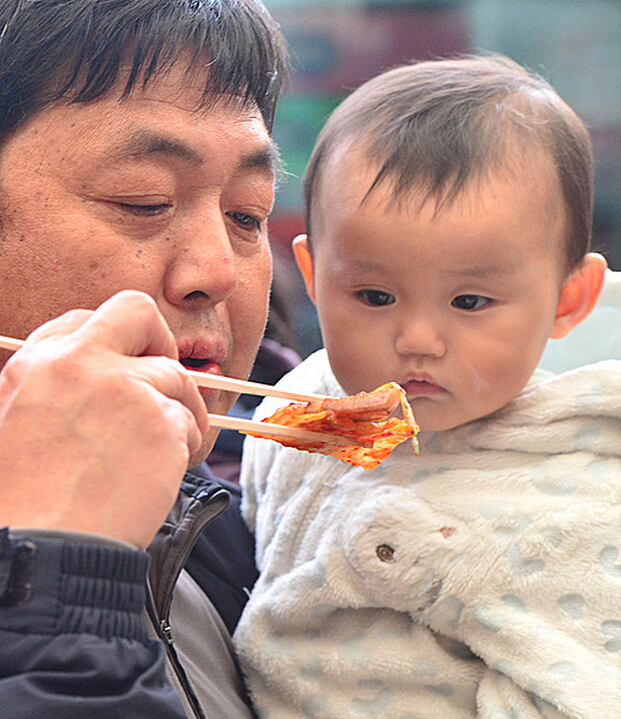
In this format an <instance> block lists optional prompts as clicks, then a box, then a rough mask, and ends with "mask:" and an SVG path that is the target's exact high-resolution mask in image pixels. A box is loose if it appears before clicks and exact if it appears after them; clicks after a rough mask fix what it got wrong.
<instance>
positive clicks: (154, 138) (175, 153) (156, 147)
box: [111, 130, 203, 166]
mask: <svg viewBox="0 0 621 719" xmlns="http://www.w3.org/2000/svg"><path fill="white" fill-rule="evenodd" d="M111 155H112V156H113V157H117V158H123V157H131V158H135V159H138V160H142V159H147V158H149V157H154V156H156V155H162V156H164V157H171V158H175V157H176V158H179V159H181V160H184V161H186V162H189V163H190V164H192V165H196V166H198V165H200V164H202V162H203V158H202V157H201V156H200V154H199V153H198V152H197V151H196V150H195V149H194V148H192V147H190V146H189V145H187V144H186V143H185V142H181V141H180V140H177V139H176V138H172V137H168V136H167V135H163V134H161V133H156V132H151V131H149V130H138V131H136V132H134V133H133V134H132V135H130V137H129V138H128V139H127V140H125V141H124V142H122V143H120V144H119V145H117V146H116V147H115V148H114V149H113V150H112V152H111Z"/></svg>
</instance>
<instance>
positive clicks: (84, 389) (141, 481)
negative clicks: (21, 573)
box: [0, 291, 208, 548]
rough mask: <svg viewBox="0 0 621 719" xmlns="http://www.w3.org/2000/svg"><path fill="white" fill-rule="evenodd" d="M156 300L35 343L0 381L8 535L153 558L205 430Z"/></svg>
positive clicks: (115, 301)
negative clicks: (109, 541) (13, 531)
mask: <svg viewBox="0 0 621 719" xmlns="http://www.w3.org/2000/svg"><path fill="white" fill-rule="evenodd" d="M176 360H177V346H176V343H175V340H174V338H173V336H172V333H171V332H170V329H169V328H168V326H167V324H166V322H165V321H164V319H163V318H162V316H161V315H160V313H159V311H158V309H157V307H156V305H155V303H154V302H153V300H152V299H151V298H150V297H148V296H147V295H144V294H142V293H139V292H131V291H126V292H121V293H119V294H117V295H115V296H114V297H112V298H111V299H110V300H108V301H107V302H105V303H104V304H103V305H102V306H101V307H100V308H99V309H97V310H96V311H95V312H90V311H86V310H75V311H72V312H69V313H67V314H65V315H63V316H62V317H59V318H57V319H55V320H52V321H51V322H48V323H46V324H45V325H43V326H42V327H40V328H39V329H37V330H36V331H35V332H33V333H32V334H31V335H30V337H29V338H28V339H27V341H26V343H25V344H24V347H23V348H22V349H21V350H19V351H18V352H17V353H16V354H15V355H14V356H13V357H11V358H10V360H9V361H8V362H7V363H6V365H5V367H4V369H3V371H2V373H1V375H0V496H2V501H1V502H0V526H4V525H9V526H11V527H29V528H35V527H36V528H52V529H61V530H76V531H83V532H89V533H93V534H100V535H105V536H109V537H113V538H117V539H121V540H124V541H126V542H130V543H131V544H133V545H135V546H136V547H139V548H145V547H146V546H147V545H148V544H149V543H150V541H151V539H152V538H153V536H154V535H155V533H156V532H157V530H158V529H159V527H160V526H161V523H162V522H163V521H164V519H165V517H166V514H167V513H168V511H169V509H170V508H171V506H172V505H173V503H174V501H175V498H176V496H177V493H178V491H179V485H180V482H181V478H182V477H183V474H184V471H185V469H186V467H187V463H188V459H189V457H190V454H192V453H193V452H196V451H198V449H199V447H200V444H201V441H202V436H203V434H204V433H205V432H206V431H207V429H208V421H207V413H206V409H205V405H204V403H203V400H202V398H201V396H200V394H199V392H198V390H197V388H196V386H195V384H194V382H193V381H192V379H191V378H190V377H189V375H188V374H187V373H186V371H185V370H184V368H183V367H182V365H181V364H180V363H179V362H177V361H176Z"/></svg>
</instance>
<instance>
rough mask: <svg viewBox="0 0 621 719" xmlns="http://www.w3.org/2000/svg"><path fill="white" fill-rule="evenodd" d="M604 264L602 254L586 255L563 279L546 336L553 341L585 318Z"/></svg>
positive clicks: (598, 287) (597, 290) (596, 293)
mask: <svg viewBox="0 0 621 719" xmlns="http://www.w3.org/2000/svg"><path fill="white" fill-rule="evenodd" d="M607 267H608V264H607V262H606V260H605V259H604V258H603V257H602V255H600V254H598V253H596V252H590V253H589V254H588V255H585V257H584V259H583V260H582V262H581V263H580V264H579V265H578V267H577V268H576V269H575V270H574V272H572V274H571V275H570V276H569V277H568V278H567V280H565V284H564V285H563V287H562V289H561V296H560V298H559V302H558V307H557V310H556V319H555V320H554V327H553V328H552V332H551V333H550V337H552V338H553V339H560V338H561V337H565V335H566V334H567V333H568V332H569V331H570V330H572V329H573V328H574V327H575V326H576V325H578V324H580V322H582V320H584V319H586V318H587V317H588V316H589V314H590V313H591V310H592V309H593V307H595V304H596V302H597V300H598V299H599V295H600V292H601V291H602V287H603V285H604V275H605V272H606V268H607Z"/></svg>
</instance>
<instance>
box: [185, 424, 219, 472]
mask: <svg viewBox="0 0 621 719" xmlns="http://www.w3.org/2000/svg"><path fill="white" fill-rule="evenodd" d="M219 432H220V430H219V429H218V428H217V427H213V428H212V429H210V430H209V431H208V432H207V434H206V435H205V436H204V438H203V443H202V445H201V448H200V449H199V450H198V452H194V454H191V455H190V459H189V460H188V469H192V468H193V467H197V466H198V465H199V464H201V462H204V461H205V460H206V459H207V457H208V456H209V453H210V452H211V450H212V449H213V446H214V444H215V443H216V439H217V438H218V434H219Z"/></svg>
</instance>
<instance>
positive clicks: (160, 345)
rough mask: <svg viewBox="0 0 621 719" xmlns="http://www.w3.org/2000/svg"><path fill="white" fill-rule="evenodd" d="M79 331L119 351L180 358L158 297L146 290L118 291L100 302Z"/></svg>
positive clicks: (137, 354) (135, 355)
mask: <svg viewBox="0 0 621 719" xmlns="http://www.w3.org/2000/svg"><path fill="white" fill-rule="evenodd" d="M78 331H79V333H80V334H81V335H82V336H85V337H92V338H96V339H97V340H98V341H100V342H102V343H104V344H105V345H106V346H107V347H109V348H110V349H111V350H113V351H115V352H118V353H120V354H124V355H130V356H134V357H139V356H142V355H164V356H166V357H170V358H172V359H178V351H177V343H176V342H175V338H174V336H173V333H172V332H171V330H170V328H169V327H168V324H167V323H166V320H165V319H164V317H163V316H162V314H161V313H160V311H159V309H158V307H157V305H156V303H155V300H153V298H152V297H150V296H149V295H147V294H145V293H144V292H138V291H135V290H123V291H121V292H118V293H117V294H115V295H113V296H112V297H111V298H110V299H109V300H106V301H105V302H104V303H103V304H102V305H100V306H99V307H98V308H97V309H96V310H95V312H93V314H92V315H91V316H90V317H89V319H88V320H87V321H86V322H85V323H84V325H83V326H82V327H81V328H80V329H79V330H78Z"/></svg>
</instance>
